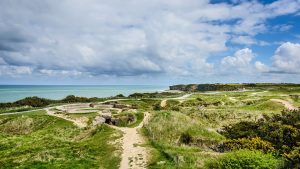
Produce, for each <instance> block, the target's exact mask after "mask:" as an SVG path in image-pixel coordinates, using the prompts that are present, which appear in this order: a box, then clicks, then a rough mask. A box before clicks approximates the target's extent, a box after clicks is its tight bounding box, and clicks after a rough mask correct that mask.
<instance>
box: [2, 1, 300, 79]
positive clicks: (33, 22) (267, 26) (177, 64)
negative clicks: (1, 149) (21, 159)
mask: <svg viewBox="0 0 300 169" xmlns="http://www.w3.org/2000/svg"><path fill="white" fill-rule="evenodd" d="M249 82H292V83H300V0H277V1H271V0H263V1H259V0H253V1H247V0H228V1H222V0H211V1H209V0H151V1H149V0H126V1H124V0H109V1H107V0H84V1H82V0H43V1H41V0H30V1H28V0H1V1H0V84H37V85H40V84H44V85H45V84H51V85H52V84H53V85H55V84H57V85H61V84H68V85H70V84H74V85H102V84H109V85H110V84H111V85H123V84H124V85H125V84H156V85H171V84H188V83H249Z"/></svg>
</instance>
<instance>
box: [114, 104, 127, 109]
mask: <svg viewBox="0 0 300 169" xmlns="http://www.w3.org/2000/svg"><path fill="white" fill-rule="evenodd" d="M114 108H119V109H123V108H127V105H124V104H114Z"/></svg>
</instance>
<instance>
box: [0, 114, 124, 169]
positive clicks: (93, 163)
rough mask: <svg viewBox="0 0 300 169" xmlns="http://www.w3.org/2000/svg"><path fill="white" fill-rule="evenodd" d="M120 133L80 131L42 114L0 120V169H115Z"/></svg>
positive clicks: (110, 130)
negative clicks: (117, 140) (114, 143)
mask: <svg viewBox="0 0 300 169" xmlns="http://www.w3.org/2000/svg"><path fill="white" fill-rule="evenodd" d="M119 137H120V133H119V132H116V131H114V130H113V129H111V128H109V127H107V126H105V125H103V126H99V127H98V128H95V129H87V130H81V129H79V128H77V127H76V126H74V125H73V124H72V123H71V122H68V121H65V120H62V119H59V118H56V117H52V116H47V115H45V113H44V112H43V111H40V112H34V113H25V114H22V115H9V116H8V115H7V116H0V168H109V169H110V168H111V169H113V168H118V164H119V162H120V157H119V155H118V150H119V148H120V147H119V146H118V145H111V144H110V143H109V142H110V141H112V140H115V139H117V138H119Z"/></svg>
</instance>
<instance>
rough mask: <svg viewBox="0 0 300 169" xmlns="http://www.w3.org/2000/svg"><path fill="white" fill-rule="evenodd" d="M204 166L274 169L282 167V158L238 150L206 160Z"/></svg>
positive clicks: (210, 167)
mask: <svg viewBox="0 0 300 169" xmlns="http://www.w3.org/2000/svg"><path fill="white" fill-rule="evenodd" d="M205 167H206V168H209V169H245V168H247V169H252V168H253V169H276V168H282V167H283V160H282V159H278V158H276V157H274V156H273V155H272V154H263V153H262V152H260V151H250V150H239V151H232V152H230V153H226V154H224V155H222V156H221V157H220V158H217V159H215V160H211V161H208V162H207V163H206V164H205Z"/></svg>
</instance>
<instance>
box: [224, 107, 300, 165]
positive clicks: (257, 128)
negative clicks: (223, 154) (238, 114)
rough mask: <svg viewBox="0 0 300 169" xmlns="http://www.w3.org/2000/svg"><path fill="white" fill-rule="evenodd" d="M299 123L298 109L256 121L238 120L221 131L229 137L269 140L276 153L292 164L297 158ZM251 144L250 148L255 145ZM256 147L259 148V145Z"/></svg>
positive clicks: (299, 112)
mask: <svg viewBox="0 0 300 169" xmlns="http://www.w3.org/2000/svg"><path fill="white" fill-rule="evenodd" d="M299 124H300V111H299V110H298V111H283V112H282V113H281V114H277V115H273V116H272V117H265V119H263V120H260V121H258V122H240V123H237V124H235V125H233V126H227V127H225V128H224V131H223V132H222V133H223V134H224V135H225V137H227V138H230V139H238V138H255V137H260V138H261V139H262V140H264V141H267V142H270V143H271V144H272V146H273V147H274V148H275V151H276V152H277V153H279V154H280V155H283V156H285V157H286V158H287V159H288V160H290V163H291V164H294V163H297V158H298V157H297V155H295V152H297V151H299V150H297V147H299V140H300V125H299ZM232 146H233V147H234V146H237V145H232ZM253 146H254V145H253ZM253 146H252V148H254V147H255V146H254V147H253ZM246 148H247V147H246ZM257 148H258V149H261V147H257ZM295 161H296V162H295Z"/></svg>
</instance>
